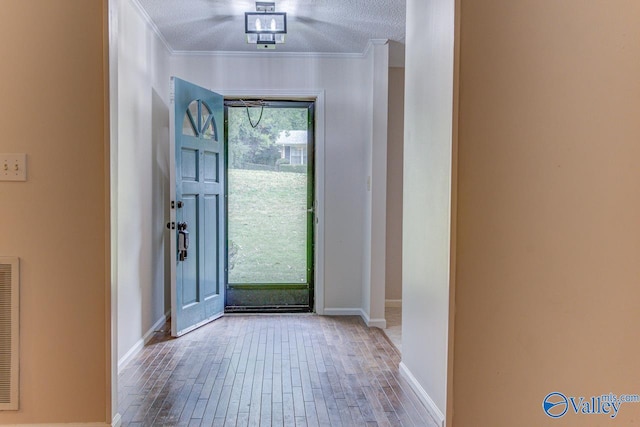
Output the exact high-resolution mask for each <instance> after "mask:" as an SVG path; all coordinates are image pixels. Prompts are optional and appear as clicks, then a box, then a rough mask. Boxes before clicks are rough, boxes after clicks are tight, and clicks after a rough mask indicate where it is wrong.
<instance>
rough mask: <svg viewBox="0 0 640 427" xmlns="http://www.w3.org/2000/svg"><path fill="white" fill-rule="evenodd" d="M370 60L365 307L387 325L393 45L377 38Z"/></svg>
mask: <svg viewBox="0 0 640 427" xmlns="http://www.w3.org/2000/svg"><path fill="white" fill-rule="evenodd" d="M367 59H368V60H369V61H370V63H371V65H370V67H371V70H372V72H371V79H370V81H369V82H367V83H368V84H369V97H370V101H369V102H370V104H371V106H372V107H371V115H370V116H369V117H368V123H369V128H370V130H369V135H370V136H369V138H370V141H371V142H370V144H368V145H367V157H366V160H367V177H368V178H367V179H368V183H367V197H366V203H367V205H366V210H365V221H364V224H363V225H364V227H365V230H364V236H365V241H364V250H365V253H364V271H363V282H362V286H363V288H362V289H363V290H362V309H363V311H364V317H365V320H366V322H367V324H368V325H369V326H376V327H379V328H385V327H386V321H385V319H384V298H385V266H386V234H387V227H386V225H387V224H386V221H387V124H388V123H387V122H388V95H389V45H388V43H387V41H386V40H375V41H374V42H373V45H372V48H371V49H370V50H369V54H368V55H367Z"/></svg>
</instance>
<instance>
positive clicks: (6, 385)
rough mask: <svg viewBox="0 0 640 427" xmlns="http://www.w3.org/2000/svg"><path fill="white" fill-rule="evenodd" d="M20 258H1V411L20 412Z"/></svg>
mask: <svg viewBox="0 0 640 427" xmlns="http://www.w3.org/2000/svg"><path fill="white" fill-rule="evenodd" d="M19 274H20V267H19V261H18V258H6V257H0V410H15V409H18V360H19V358H18V343H19V337H18V332H19V330H20V329H19V327H18V319H19V318H20V316H19V312H18V308H19V299H18V295H19V294H18V283H19Z"/></svg>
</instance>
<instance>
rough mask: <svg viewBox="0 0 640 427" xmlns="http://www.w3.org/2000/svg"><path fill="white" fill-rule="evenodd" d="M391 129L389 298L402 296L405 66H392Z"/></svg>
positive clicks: (386, 272) (388, 168) (389, 140)
mask: <svg viewBox="0 0 640 427" xmlns="http://www.w3.org/2000/svg"><path fill="white" fill-rule="evenodd" d="M388 111H389V126H388V128H387V250H386V252H387V257H386V268H385V275H386V279H385V283H386V285H385V286H386V289H385V298H386V299H388V300H389V299H391V300H399V299H402V154H403V148H404V68H400V67H391V68H389V108H388Z"/></svg>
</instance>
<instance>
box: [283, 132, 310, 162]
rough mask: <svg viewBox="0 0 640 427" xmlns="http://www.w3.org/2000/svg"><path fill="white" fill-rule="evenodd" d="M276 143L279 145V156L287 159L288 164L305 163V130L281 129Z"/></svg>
mask: <svg viewBox="0 0 640 427" xmlns="http://www.w3.org/2000/svg"><path fill="white" fill-rule="evenodd" d="M276 144H278V145H279V146H280V158H282V159H287V160H288V161H289V164H290V165H306V164H307V131H306V130H289V131H282V132H280V135H278V139H277V140H276Z"/></svg>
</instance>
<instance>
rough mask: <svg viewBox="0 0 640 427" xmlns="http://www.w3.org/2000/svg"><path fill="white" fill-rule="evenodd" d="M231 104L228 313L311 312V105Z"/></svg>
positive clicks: (228, 116)
mask: <svg viewBox="0 0 640 427" xmlns="http://www.w3.org/2000/svg"><path fill="white" fill-rule="evenodd" d="M225 106H226V108H225V114H226V126H227V131H226V134H227V216H226V218H227V254H228V256H227V291H226V292H227V293H226V311H312V310H313V277H314V270H313V259H314V258H313V256H314V255H313V228H314V210H313V206H314V195H313V189H314V184H313V177H314V167H313V165H314V159H313V130H314V126H313V117H314V109H313V102H310V101H259V102H258V101H242V100H229V99H227V100H225Z"/></svg>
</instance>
